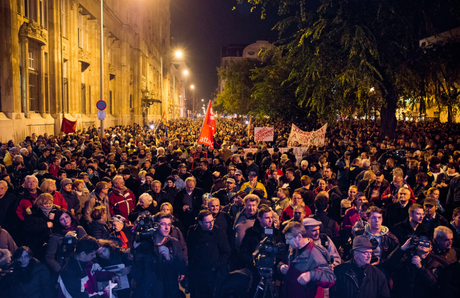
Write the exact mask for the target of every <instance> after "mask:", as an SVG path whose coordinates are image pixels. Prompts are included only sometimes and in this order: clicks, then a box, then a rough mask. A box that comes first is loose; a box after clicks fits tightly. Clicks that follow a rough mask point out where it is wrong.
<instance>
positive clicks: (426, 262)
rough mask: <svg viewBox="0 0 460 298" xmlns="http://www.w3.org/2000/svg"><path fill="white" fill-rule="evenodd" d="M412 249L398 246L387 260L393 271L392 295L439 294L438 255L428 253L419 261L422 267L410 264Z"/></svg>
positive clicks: (422, 296) (421, 296)
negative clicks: (403, 248) (404, 249)
mask: <svg viewBox="0 0 460 298" xmlns="http://www.w3.org/2000/svg"><path fill="white" fill-rule="evenodd" d="M412 256H413V255H412V251H411V250H406V251H403V250H402V249H400V248H398V249H397V250H395V251H394V252H393V253H392V254H391V256H390V260H389V264H390V267H391V269H392V271H393V272H394V275H393V276H394V278H393V281H394V286H393V291H392V294H393V295H392V297H395V298H435V297H438V295H439V284H438V277H439V274H440V273H441V270H442V267H443V266H442V264H441V262H440V259H439V257H437V256H435V255H434V254H433V253H430V254H428V256H426V258H424V259H423V260H422V262H421V264H422V268H418V267H416V266H415V265H414V264H412Z"/></svg>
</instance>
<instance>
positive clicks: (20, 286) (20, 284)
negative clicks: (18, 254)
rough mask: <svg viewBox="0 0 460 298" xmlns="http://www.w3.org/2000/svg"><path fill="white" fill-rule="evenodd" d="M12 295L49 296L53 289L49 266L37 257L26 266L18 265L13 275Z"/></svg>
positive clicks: (16, 297) (21, 297)
mask: <svg viewBox="0 0 460 298" xmlns="http://www.w3.org/2000/svg"><path fill="white" fill-rule="evenodd" d="M11 278H12V279H11V292H10V297H15V298H23V297H24V298H26V297H27V298H47V297H50V293H51V291H52V287H51V286H52V282H51V280H50V274H49V271H48V268H46V266H45V265H43V264H41V263H40V262H39V261H38V260H37V259H31V260H30V262H29V265H28V266H27V267H25V268H21V267H19V266H16V267H15V268H14V271H13V275H12V276H11Z"/></svg>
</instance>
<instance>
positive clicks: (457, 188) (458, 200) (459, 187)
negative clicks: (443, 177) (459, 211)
mask: <svg viewBox="0 0 460 298" xmlns="http://www.w3.org/2000/svg"><path fill="white" fill-rule="evenodd" d="M446 205H453V206H455V207H458V206H460V176H457V177H455V178H454V179H452V180H451V181H450V183H449V192H448V193H447V199H446Z"/></svg>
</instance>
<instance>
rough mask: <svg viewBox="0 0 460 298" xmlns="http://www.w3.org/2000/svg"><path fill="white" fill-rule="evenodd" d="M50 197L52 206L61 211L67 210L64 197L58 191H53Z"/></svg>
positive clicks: (67, 206)
mask: <svg viewBox="0 0 460 298" xmlns="http://www.w3.org/2000/svg"><path fill="white" fill-rule="evenodd" d="M51 195H52V196H53V204H54V205H56V206H58V207H59V208H61V209H65V210H68V209H69V205H67V202H66V200H65V199H64V196H63V195H62V194H61V193H60V192H59V191H54V192H53V193H52V194H51Z"/></svg>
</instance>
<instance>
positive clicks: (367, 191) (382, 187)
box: [364, 179, 390, 208]
mask: <svg viewBox="0 0 460 298" xmlns="http://www.w3.org/2000/svg"><path fill="white" fill-rule="evenodd" d="M376 183H377V181H376V180H374V181H372V182H371V183H369V184H368V185H367V187H366V189H365V190H364V194H365V195H366V198H368V200H369V202H371V203H374V204H375V206H377V207H380V208H381V207H382V205H383V203H382V201H381V198H382V195H383V192H384V191H385V190H386V189H387V188H388V186H390V183H388V181H387V180H385V179H383V181H382V183H381V184H380V188H379V197H378V200H375V199H372V191H373V189H374V188H375V184H376Z"/></svg>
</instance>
